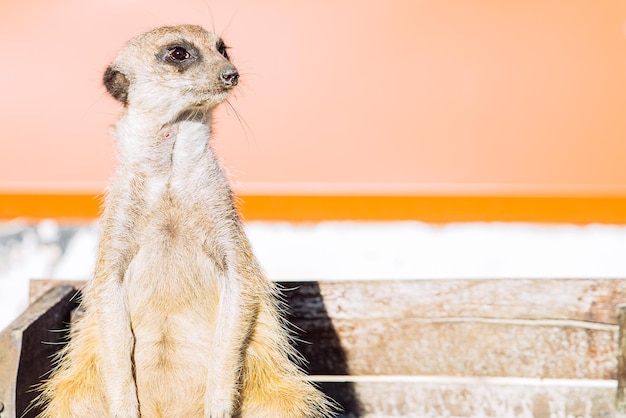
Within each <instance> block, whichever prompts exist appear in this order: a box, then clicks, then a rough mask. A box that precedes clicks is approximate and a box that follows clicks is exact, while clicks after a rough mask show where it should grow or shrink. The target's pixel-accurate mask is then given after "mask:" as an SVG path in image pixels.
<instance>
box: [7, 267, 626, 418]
mask: <svg viewBox="0 0 626 418" xmlns="http://www.w3.org/2000/svg"><path fill="white" fill-rule="evenodd" d="M73 284H74V285H76V286H80V285H82V283H76V282H73ZM49 285H51V283H47V284H46V283H42V284H41V286H40V288H41V287H42V286H43V287H45V286H49ZM281 285H282V287H283V288H284V289H285V291H284V295H285V305H286V308H287V312H288V314H289V319H290V320H291V321H292V322H293V323H294V325H295V326H296V327H299V328H300V330H298V331H297V334H298V336H299V338H301V339H302V340H304V341H309V342H311V343H310V344H309V343H298V349H299V350H300V351H301V352H303V354H304V356H305V358H306V359H307V361H308V366H307V367H308V371H309V372H310V373H312V374H323V375H347V374H351V375H353V376H352V377H351V379H357V380H356V381H351V382H343V383H342V382H325V383H323V388H324V390H326V391H328V392H329V393H330V394H331V396H333V397H336V398H337V399H338V400H340V402H341V403H342V405H344V407H345V409H346V410H347V411H349V412H351V413H352V415H350V414H348V415H346V416H407V417H409V416H416V417H430V416H433V417H435V416H437V417H440V416H457V417H464V416H484V417H492V416H493V417H496V416H498V417H499V416H516V417H525V416H529V417H530V416H533V417H544V416H545V417H553V416H563V417H565V416H580V417H586V416H589V417H594V418H595V417H603V416H607V417H608V416H615V415H616V414H618V412H617V411H616V410H615V406H614V400H615V393H616V387H617V383H616V381H615V380H613V379H617V378H618V377H619V376H621V374H619V373H624V374H626V372H621V371H620V372H618V369H619V370H623V369H624V368H625V367H626V366H624V365H623V364H624V363H623V358H624V357H623V356H624V351H623V350H624V349H623V348H622V354H620V352H619V349H618V347H619V344H618V343H619V342H620V341H621V347H625V346H626V337H624V336H623V335H621V336H620V334H619V327H618V323H620V321H619V320H618V315H617V313H618V309H617V307H618V305H620V304H622V303H624V302H626V280H581V279H573V280H521V279H520V280H432V281H431V280H417V281H348V282H345V281H344V282H283V283H281ZM37 287H38V284H37V282H33V283H32V288H33V293H34V294H36V292H37V290H36V289H37ZM620 320H622V318H621V317H620ZM622 322H623V321H622ZM618 358H619V359H620V360H619V361H622V363H620V364H621V365H620V366H619V367H618ZM369 375H378V379H380V378H381V376H384V375H387V376H389V377H388V378H387V380H384V381H380V380H378V381H376V380H372V381H364V380H358V378H359V376H369ZM396 375H403V376H404V377H398V378H397V376H396ZM409 375H414V376H413V377H411V378H412V379H415V376H417V379H418V380H410V379H409V380H407V377H406V376H409ZM441 375H446V376H448V377H445V378H443V377H442V378H441V379H447V380H441V381H438V380H436V379H438V377H437V376H441ZM429 376H430V377H429ZM454 376H459V377H454ZM462 376H465V377H462ZM472 376H481V377H483V378H486V380H485V379H479V380H476V379H473V380H471V381H469V380H461V381H459V379H466V378H467V377H472ZM494 376H495V377H507V378H510V377H517V378H524V379H526V380H524V379H522V380H523V381H524V382H526V383H523V384H519V385H517V386H516V384H508V385H507V384H504V385H500V384H494V383H493V382H494V381H497V382H500V383H502V382H503V381H502V380H500V381H498V380H494ZM396 378H397V380H394V379H396ZM550 378H554V379H576V380H568V381H565V380H558V381H557V382H568V383H563V384H561V385H560V386H559V385H558V384H557V385H556V386H550V387H547V386H545V385H543V386H542V384H541V382H542V381H543V382H545V380H540V379H550ZM324 379H326V380H328V379H331V380H332V378H330V377H325V378H323V379H322V380H324ZM335 379H336V378H335ZM419 379H422V380H419ZM424 379H425V380H424ZM428 379H431V380H428ZM432 379H435V380H432ZM590 379H593V380H590ZM486 381H489V382H491V383H489V384H482V383H480V384H479V383H477V382H483V383H484V382H486ZM433 382H434V383H433ZM528 382H530V383H528ZM589 382H591V383H589ZM598 382H600V383H598ZM606 382H611V383H610V384H607V383H606ZM598 384H600V386H598ZM623 387H624V385H623V384H620V388H623ZM625 394H626V391H625V390H623V389H622V396H623V397H624V396H625ZM621 402H622V403H623V402H624V401H623V398H622V401H621ZM444 407H445V408H447V409H443V408H444ZM481 408H482V409H481ZM3 418H4V417H3Z"/></svg>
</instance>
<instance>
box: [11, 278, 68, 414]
mask: <svg viewBox="0 0 626 418" xmlns="http://www.w3.org/2000/svg"><path fill="white" fill-rule="evenodd" d="M74 294H75V290H74V288H72V287H70V286H60V287H55V288H53V289H51V290H50V291H49V292H47V293H46V294H45V295H43V296H42V297H41V298H40V299H38V300H37V301H36V302H35V303H33V304H32V305H31V306H29V308H28V309H27V310H26V312H24V313H23V314H22V315H20V317H19V318H18V319H16V320H15V321H14V322H12V323H11V325H9V327H7V328H6V329H5V330H3V331H2V332H1V333H0V403H2V404H3V405H4V411H3V412H2V418H16V417H21V418H30V417H34V416H36V412H37V411H35V410H31V411H29V412H25V411H27V409H28V406H29V405H30V402H31V401H32V399H33V398H34V396H35V395H36V393H35V392H34V391H33V390H32V389H33V386H34V385H35V384H38V383H39V382H40V381H41V377H42V376H44V375H45V374H46V373H47V372H48V371H49V370H50V368H51V366H52V356H53V355H54V353H56V351H57V350H58V349H59V348H61V347H62V345H63V341H64V337H65V336H66V333H65V332H60V331H62V330H67V329H68V324H69V321H70V312H71V310H72V309H73V308H74V307H75V302H74V301H73V299H72V298H73V296H74Z"/></svg>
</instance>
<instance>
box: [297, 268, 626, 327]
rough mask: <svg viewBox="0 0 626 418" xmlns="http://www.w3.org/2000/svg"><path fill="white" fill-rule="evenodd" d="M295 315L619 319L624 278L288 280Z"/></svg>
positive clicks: (624, 295) (625, 299)
mask: <svg viewBox="0 0 626 418" xmlns="http://www.w3.org/2000/svg"><path fill="white" fill-rule="evenodd" d="M285 287H287V288H291V289H293V290H291V291H288V292H286V296H287V297H288V298H293V299H296V300H297V304H295V305H294V307H293V308H294V316H296V317H302V318H313V317H315V315H316V312H317V311H318V310H319V309H323V310H324V311H325V312H326V314H327V315H328V316H329V317H331V318H333V319H351V318H355V319H378V318H389V319H393V318H430V319H435V318H495V319H506V318H510V319H569V320H578V321H589V322H598V323H603V324H614V325H617V306H618V305H619V304H620V303H624V302H626V280H617V279H616V280H611V279H506V280H389V281H384V280H383V281H360V280H359V281H341V282H326V281H321V282H286V283H285Z"/></svg>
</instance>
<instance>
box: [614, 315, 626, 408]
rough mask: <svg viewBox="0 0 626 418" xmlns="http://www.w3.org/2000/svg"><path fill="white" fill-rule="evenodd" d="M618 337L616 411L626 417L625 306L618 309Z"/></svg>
mask: <svg viewBox="0 0 626 418" xmlns="http://www.w3.org/2000/svg"><path fill="white" fill-rule="evenodd" d="M618 321H619V336H618V341H617V382H618V385H617V396H616V400H615V405H616V409H617V411H618V412H619V413H620V414H622V415H623V416H626V305H621V306H620V307H619V315H618Z"/></svg>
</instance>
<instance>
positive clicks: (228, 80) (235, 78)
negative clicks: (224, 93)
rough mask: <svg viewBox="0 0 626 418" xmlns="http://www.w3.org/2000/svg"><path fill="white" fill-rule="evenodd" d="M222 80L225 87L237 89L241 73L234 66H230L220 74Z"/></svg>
mask: <svg viewBox="0 0 626 418" xmlns="http://www.w3.org/2000/svg"><path fill="white" fill-rule="evenodd" d="M220 78H221V79H222V83H224V86H225V87H235V86H236V85H237V83H238V82H239V72H238V71H237V69H236V68H235V67H234V66H232V65H230V64H229V65H227V66H225V67H224V68H223V69H222V71H221V72H220Z"/></svg>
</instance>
